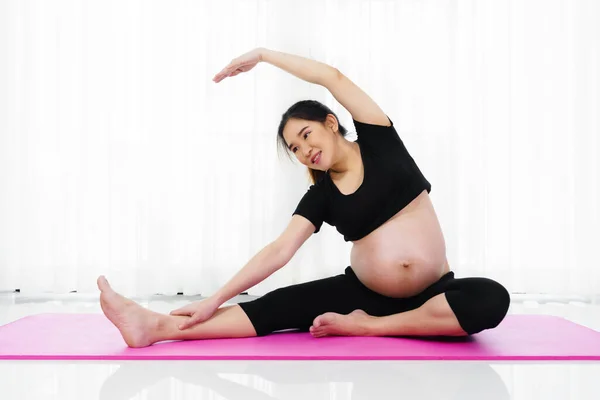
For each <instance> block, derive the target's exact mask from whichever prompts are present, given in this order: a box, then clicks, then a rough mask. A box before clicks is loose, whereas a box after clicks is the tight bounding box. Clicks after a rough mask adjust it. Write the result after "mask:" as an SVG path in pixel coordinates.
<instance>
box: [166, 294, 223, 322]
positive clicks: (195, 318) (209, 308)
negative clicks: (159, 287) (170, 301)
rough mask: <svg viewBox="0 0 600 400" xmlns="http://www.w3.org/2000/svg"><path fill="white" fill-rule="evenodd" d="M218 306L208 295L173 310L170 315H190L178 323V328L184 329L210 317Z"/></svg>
mask: <svg viewBox="0 0 600 400" xmlns="http://www.w3.org/2000/svg"><path fill="white" fill-rule="evenodd" d="M219 306H220V304H219V303H218V302H217V301H216V300H215V299H214V298H212V297H209V298H207V299H204V300H200V301H197V302H194V303H191V304H188V305H187V306H184V307H181V308H178V309H177V310H173V311H171V313H170V315H186V316H189V317H190V318H189V319H188V320H187V321H185V322H183V323H182V324H181V325H179V329H181V330H184V329H187V328H189V327H191V326H194V325H196V324H198V323H200V322H204V321H207V320H208V319H210V317H212V316H213V314H214V313H215V312H216V311H217V309H218V308H219Z"/></svg>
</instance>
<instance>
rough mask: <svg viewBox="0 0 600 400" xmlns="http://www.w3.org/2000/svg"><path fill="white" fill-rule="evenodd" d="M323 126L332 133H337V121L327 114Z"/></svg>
mask: <svg viewBox="0 0 600 400" xmlns="http://www.w3.org/2000/svg"><path fill="white" fill-rule="evenodd" d="M325 126H326V127H327V129H332V130H333V132H337V131H338V120H337V118H336V117H334V116H333V114H327V118H326V119H325Z"/></svg>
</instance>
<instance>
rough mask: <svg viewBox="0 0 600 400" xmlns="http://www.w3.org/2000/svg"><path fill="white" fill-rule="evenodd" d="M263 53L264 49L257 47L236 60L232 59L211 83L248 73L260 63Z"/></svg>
mask: <svg viewBox="0 0 600 400" xmlns="http://www.w3.org/2000/svg"><path fill="white" fill-rule="evenodd" d="M263 51H264V49H263V48H262V47H258V48H256V49H254V50H252V51H249V52H248V53H246V54H242V55H241V56H239V57H238V58H234V59H233V60H231V62H230V63H229V65H227V66H226V67H225V68H223V69H222V70H221V72H219V73H218V74H216V75H215V77H214V78H213V81H214V82H215V83H219V82H221V81H222V80H223V79H225V78H228V77H230V76H236V75H237V74H239V73H241V72H248V71H250V70H251V69H252V68H254V67H255V66H256V64H258V63H259V62H261V61H262V52H263Z"/></svg>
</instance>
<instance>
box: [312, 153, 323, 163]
mask: <svg viewBox="0 0 600 400" xmlns="http://www.w3.org/2000/svg"><path fill="white" fill-rule="evenodd" d="M320 160H321V152H318V153H317V154H316V155H315V156H314V157H313V159H312V160H311V161H312V163H313V164H316V163H317V161H320Z"/></svg>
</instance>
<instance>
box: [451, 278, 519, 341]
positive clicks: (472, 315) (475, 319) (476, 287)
mask: <svg viewBox="0 0 600 400" xmlns="http://www.w3.org/2000/svg"><path fill="white" fill-rule="evenodd" d="M461 283H462V284H461V286H460V287H459V288H457V289H456V290H450V291H448V292H446V298H447V300H448V303H449V304H450V307H451V308H452V310H453V311H454V313H455V315H456V317H457V319H458V321H459V323H460V324H461V326H462V328H463V329H464V330H465V331H466V332H467V333H468V334H470V335H472V334H475V333H478V332H481V331H483V330H485V329H492V328H495V327H497V326H498V325H499V324H500V323H501V322H502V320H504V318H505V317H506V314H507V313H508V309H509V307H510V294H509V293H508V290H506V288H505V287H504V286H502V285H501V284H500V283H498V282H496V281H494V280H491V279H488V278H466V279H464V282H461Z"/></svg>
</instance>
